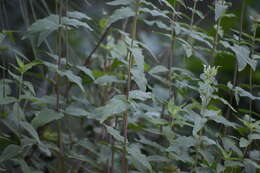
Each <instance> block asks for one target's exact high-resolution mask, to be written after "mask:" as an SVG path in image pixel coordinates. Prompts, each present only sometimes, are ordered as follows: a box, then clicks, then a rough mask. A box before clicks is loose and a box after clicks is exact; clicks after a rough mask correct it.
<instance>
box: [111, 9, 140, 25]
mask: <svg viewBox="0 0 260 173" xmlns="http://www.w3.org/2000/svg"><path fill="white" fill-rule="evenodd" d="M134 15H135V12H134V11H133V10H132V9H131V8H129V7H124V8H120V9H117V10H115V11H114V13H113V14H112V15H111V16H110V17H109V22H108V24H109V25H111V24H112V23H115V22H117V21H118V20H122V19H126V18H128V17H132V16H134Z"/></svg>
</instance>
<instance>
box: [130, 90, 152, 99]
mask: <svg viewBox="0 0 260 173" xmlns="http://www.w3.org/2000/svg"><path fill="white" fill-rule="evenodd" d="M129 98H130V99H137V100H141V101H145V100H147V99H150V98H152V95H151V93H150V92H143V91H141V90H132V91H130V92H129Z"/></svg>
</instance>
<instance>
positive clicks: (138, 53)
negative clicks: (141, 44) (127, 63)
mask: <svg viewBox="0 0 260 173" xmlns="http://www.w3.org/2000/svg"><path fill="white" fill-rule="evenodd" d="M129 50H130V51H131V53H132V54H133V56H134V59H135V63H136V64H137V68H139V69H141V70H144V55H143V52H142V49H140V48H129Z"/></svg>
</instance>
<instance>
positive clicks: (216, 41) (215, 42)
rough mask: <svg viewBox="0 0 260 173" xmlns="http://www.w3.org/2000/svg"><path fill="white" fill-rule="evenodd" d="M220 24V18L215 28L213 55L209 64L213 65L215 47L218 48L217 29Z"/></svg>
mask: <svg viewBox="0 0 260 173" xmlns="http://www.w3.org/2000/svg"><path fill="white" fill-rule="evenodd" d="M220 23H221V17H220V18H219V19H218V24H217V28H216V34H215V38H214V45H213V54H212V59H211V62H210V64H211V65H213V64H214V61H215V56H216V53H217V47H218V40H219V38H218V32H219V28H220Z"/></svg>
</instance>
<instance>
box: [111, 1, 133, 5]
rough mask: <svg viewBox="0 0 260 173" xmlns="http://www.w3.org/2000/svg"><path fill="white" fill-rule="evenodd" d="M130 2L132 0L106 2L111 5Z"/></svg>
mask: <svg viewBox="0 0 260 173" xmlns="http://www.w3.org/2000/svg"><path fill="white" fill-rule="evenodd" d="M131 3H132V0H115V1H111V2H108V3H107V4H108V5H111V6H118V5H129V4H131Z"/></svg>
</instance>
